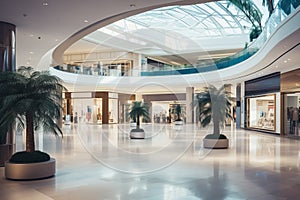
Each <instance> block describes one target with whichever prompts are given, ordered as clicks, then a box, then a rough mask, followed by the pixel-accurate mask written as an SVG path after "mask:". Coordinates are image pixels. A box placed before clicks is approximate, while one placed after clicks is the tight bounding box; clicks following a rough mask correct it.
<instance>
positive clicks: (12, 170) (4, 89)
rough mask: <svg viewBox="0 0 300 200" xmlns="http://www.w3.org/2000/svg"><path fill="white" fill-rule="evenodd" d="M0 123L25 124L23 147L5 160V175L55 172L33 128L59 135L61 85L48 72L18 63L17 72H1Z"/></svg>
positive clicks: (33, 175)
mask: <svg viewBox="0 0 300 200" xmlns="http://www.w3.org/2000/svg"><path fill="white" fill-rule="evenodd" d="M0 84H1V91H0V102H1V104H2V106H1V108H0V113H1V116H0V127H4V128H6V129H7V128H8V127H12V125H13V124H15V123H16V121H18V123H20V124H21V125H22V126H23V127H26V128H25V134H26V150H25V151H21V152H17V153H15V154H13V155H12V157H11V158H10V160H9V161H8V162H6V163H5V176H6V178H8V179H39V178H46V177H50V176H53V175H54V174H55V159H53V158H51V157H50V156H49V155H48V154H47V153H45V152H41V151H38V150H36V149H35V139H34V136H35V135H34V133H35V130H37V129H39V128H43V131H44V132H47V133H48V132H53V133H54V134H56V135H62V131H61V129H60V127H59V126H58V124H57V123H56V120H57V119H60V115H61V101H62V95H61V94H62V90H63V89H64V87H63V86H62V84H61V82H60V80H59V79H58V78H57V77H55V76H51V75H50V74H49V73H48V72H37V71H33V69H32V68H31V67H20V68H19V70H18V73H13V72H2V73H0Z"/></svg>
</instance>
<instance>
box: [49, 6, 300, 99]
mask: <svg viewBox="0 0 300 200" xmlns="http://www.w3.org/2000/svg"><path fill="white" fill-rule="evenodd" d="M299 11H300V9H299V7H298V9H297V11H295V12H294V13H293V14H291V16H289V17H288V18H287V19H285V20H284V21H283V22H282V23H281V25H280V26H278V27H277V29H276V30H275V32H274V33H273V34H272V36H271V37H270V38H269V39H268V41H267V42H266V43H265V45H264V46H263V47H262V48H261V49H260V50H259V51H258V52H257V53H256V54H255V55H253V56H252V57H251V58H249V59H247V60H246V61H244V62H242V63H239V64H237V65H234V66H232V67H229V68H226V69H222V70H217V71H212V72H205V73H198V74H189V75H170V76H146V77H144V76H143V77H112V76H92V75H82V74H73V73H68V72H63V71H59V70H56V69H53V68H51V69H50V71H51V73H52V74H53V75H56V76H58V77H60V78H61V79H62V80H63V81H64V82H65V84H66V86H67V88H68V89H69V90H70V91H94V90H99V91H103V90H105V91H115V92H123V93H158V92H160V93H170V92H172V93H176V92H185V90H186V87H202V86H203V85H205V84H206V83H208V82H209V83H211V84H212V83H236V82H241V81H244V80H246V79H250V78H251V75H252V74H254V73H257V72H259V71H260V70H262V69H265V68H266V67H267V66H269V65H270V64H271V63H272V62H273V61H274V60H276V59H278V58H279V57H280V56H282V55H283V54H284V53H285V52H286V51H288V50H290V49H292V48H293V47H294V46H295V44H298V43H299V35H300V29H299V21H300V13H299ZM286 41H288V42H286ZM283 42H284V43H285V46H286V50H283V49H282V46H281V45H282V43H283Z"/></svg>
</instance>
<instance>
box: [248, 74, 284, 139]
mask: <svg viewBox="0 0 300 200" xmlns="http://www.w3.org/2000/svg"><path fill="white" fill-rule="evenodd" d="M245 113H246V115H245V122H246V123H245V128H248V129H255V130H261V131H264V132H270V133H275V134H280V73H279V72H278V73H273V74H270V75H267V76H264V77H260V78H257V79H253V80H250V81H246V82H245Z"/></svg>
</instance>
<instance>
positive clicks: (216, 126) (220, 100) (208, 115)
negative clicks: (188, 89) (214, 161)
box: [197, 84, 232, 148]
mask: <svg viewBox="0 0 300 200" xmlns="http://www.w3.org/2000/svg"><path fill="white" fill-rule="evenodd" d="M228 86H230V85H228V84H225V85H223V86H222V87H220V88H219V89H217V88H216V87H215V86H213V85H210V86H208V87H205V88H204V90H203V92H201V93H199V94H198V95H197V104H198V109H199V121H200V124H201V126H202V127H206V126H207V125H209V124H210V123H211V121H212V122H213V133H212V134H208V135H206V136H205V138H204V139H203V146H204V147H205V148H228V143H229V141H228V138H227V137H226V136H225V135H223V134H221V132H220V126H221V125H224V123H225V120H226V119H227V118H230V119H232V116H231V101H232V98H231V97H230V92H228V91H226V87H228Z"/></svg>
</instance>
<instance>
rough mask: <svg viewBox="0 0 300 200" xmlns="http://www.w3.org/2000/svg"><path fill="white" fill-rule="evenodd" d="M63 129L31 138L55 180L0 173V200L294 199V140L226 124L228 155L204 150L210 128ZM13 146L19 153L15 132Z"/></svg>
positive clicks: (298, 179) (299, 179)
mask: <svg viewBox="0 0 300 200" xmlns="http://www.w3.org/2000/svg"><path fill="white" fill-rule="evenodd" d="M143 128H144V129H145V131H146V137H147V138H146V139H144V140H130V139H129V131H130V129H131V127H130V126H129V125H120V124H119V125H117V124H115V125H84V124H78V125H68V126H64V127H63V131H64V137H63V138H56V137H55V136H53V135H50V134H44V135H42V134H41V133H37V137H36V146H37V147H38V149H40V150H43V151H46V152H48V153H49V154H50V155H51V156H52V157H54V158H55V159H56V162H57V163H56V164H57V173H56V176H55V177H52V178H49V179H44V180H35V181H11V180H6V179H5V178H4V175H3V174H4V168H0V173H1V174H2V176H1V178H0V184H1V187H0V199H1V200H17V199H22V200H27V199H28V200H44V199H45V200H49V199H55V200H70V199H71V200H94V199H95V200H98V199H100V200H102V199H109V200H125V199H126V200H127V199H128V200H133V199H147V200H148V199H149V200H175V199H178V200H179V199H180V200H185V199H187V200H195V199H204V200H218V199H251V200H252V199H253V200H268V199H270V200H277V199H299V198H300V141H299V140H295V139H291V138H283V137H279V136H275V135H270V134H266V133H260V132H255V131H246V130H243V129H242V130H236V129H235V128H232V127H230V126H228V127H226V128H225V129H224V130H223V133H224V134H226V135H227V136H228V137H229V138H230V148H229V149H219V150H209V149H204V148H203V147H202V138H203V136H204V135H205V134H207V133H209V132H210V131H211V130H210V128H207V129H199V127H197V125H184V126H180V127H178V126H175V125H162V124H143ZM16 141H17V142H16V148H17V150H22V149H23V148H24V134H22V133H18V134H17V137H16Z"/></svg>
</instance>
